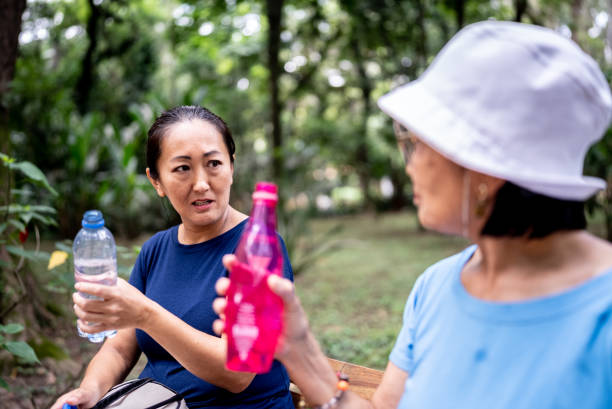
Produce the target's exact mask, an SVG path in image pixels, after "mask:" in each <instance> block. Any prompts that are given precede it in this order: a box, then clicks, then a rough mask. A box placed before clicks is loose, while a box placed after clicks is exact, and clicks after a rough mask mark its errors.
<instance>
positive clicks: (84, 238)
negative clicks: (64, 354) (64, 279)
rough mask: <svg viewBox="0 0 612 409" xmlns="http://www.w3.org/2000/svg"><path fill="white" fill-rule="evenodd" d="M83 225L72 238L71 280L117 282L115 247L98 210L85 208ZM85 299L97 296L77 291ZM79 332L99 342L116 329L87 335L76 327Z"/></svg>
mask: <svg viewBox="0 0 612 409" xmlns="http://www.w3.org/2000/svg"><path fill="white" fill-rule="evenodd" d="M81 225H82V226H83V228H82V229H81V230H79V233H78V234H77V235H76V237H75V239H74V243H73V245H72V252H73V255H74V279H75V281H76V282H88V283H96V284H106V285H115V284H117V249H116V246H115V239H114V238H113V235H112V233H111V232H110V231H109V230H108V229H107V228H106V227H104V217H103V216H102V212H101V211H99V210H88V211H86V212H85V214H84V215H83V221H82V222H81ZM80 294H81V295H82V296H83V297H85V298H97V297H95V296H93V295H90V294H86V293H80ZM77 330H78V332H79V335H80V336H82V337H86V338H88V339H89V340H90V341H91V342H102V341H104V338H105V337H108V338H111V337H113V336H114V335H115V334H116V333H117V331H116V330H109V331H101V332H98V333H95V334H87V333H85V332H83V331H81V329H80V328H79V327H78V325H77Z"/></svg>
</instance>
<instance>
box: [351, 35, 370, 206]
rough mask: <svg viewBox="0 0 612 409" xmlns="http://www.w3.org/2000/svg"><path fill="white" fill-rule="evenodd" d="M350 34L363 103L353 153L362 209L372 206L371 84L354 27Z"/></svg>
mask: <svg viewBox="0 0 612 409" xmlns="http://www.w3.org/2000/svg"><path fill="white" fill-rule="evenodd" d="M352 31H353V32H352V33H351V37H352V38H351V48H352V50H353V54H354V55H355V62H356V65H357V72H358V73H359V88H360V89H361V99H362V102H363V112H362V114H361V123H360V124H359V131H358V133H359V135H360V139H359V144H358V145H357V150H356V151H355V162H356V166H355V167H356V169H357V174H358V176H359V184H360V186H361V192H362V194H363V200H364V208H367V207H369V206H370V205H371V204H372V198H371V196H370V166H369V154H368V144H367V140H368V119H369V118H370V115H371V113H372V103H371V101H370V97H371V94H372V84H370V80H369V78H368V75H367V73H366V69H365V64H364V61H363V56H362V54H361V49H360V47H359V40H358V39H357V35H358V31H357V28H356V27H353V30H352Z"/></svg>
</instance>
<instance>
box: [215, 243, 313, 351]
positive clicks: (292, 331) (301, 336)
mask: <svg viewBox="0 0 612 409" xmlns="http://www.w3.org/2000/svg"><path fill="white" fill-rule="evenodd" d="M235 262H236V257H235V256H234V255H231V254H228V255H225V256H224V257H223V265H224V266H225V268H227V269H228V270H229V271H231V270H232V266H233V265H234V263H235ZM229 286H230V280H229V279H228V278H225V277H223V278H220V279H219V280H218V281H217V284H216V285H215V288H216V290H217V293H218V294H219V295H220V296H221V297H219V298H217V299H215V301H214V302H213V310H214V311H215V312H216V313H217V314H218V315H219V317H221V319H218V320H216V321H215V322H214V323H213V330H214V331H215V332H216V333H217V334H218V335H221V334H222V333H223V332H224V331H225V314H224V313H225V307H226V306H227V299H226V298H225V294H226V293H227V289H228V287H229ZM268 287H269V288H270V290H272V292H273V293H275V294H277V295H278V296H280V297H281V299H282V300H283V304H284V312H283V333H282V334H281V338H280V340H279V346H278V348H277V351H276V358H277V359H279V360H282V358H283V357H285V356H286V355H288V354H289V352H290V351H291V350H293V349H294V348H296V347H298V346H299V344H300V343H301V342H304V341H305V340H306V338H307V335H308V333H309V328H308V319H307V318H306V314H305V313H304V310H303V309H302V305H301V304H300V300H299V299H298V298H297V296H296V295H295V288H294V286H293V283H292V282H291V281H290V280H287V279H286V278H282V277H279V276H277V275H270V277H268Z"/></svg>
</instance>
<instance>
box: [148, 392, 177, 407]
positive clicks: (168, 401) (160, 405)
mask: <svg viewBox="0 0 612 409" xmlns="http://www.w3.org/2000/svg"><path fill="white" fill-rule="evenodd" d="M181 400H183V396H182V395H181V394H180V393H177V394H176V395H174V396H173V397H171V398H168V399H166V400H165V401H162V402H159V403H156V404H155V405H153V406H149V407H147V408H144V409H157V408H161V407H163V406H166V405H167V404H169V403H172V402H177V404H176V407H177V408H180V407H181Z"/></svg>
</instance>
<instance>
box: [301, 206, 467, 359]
mask: <svg viewBox="0 0 612 409" xmlns="http://www.w3.org/2000/svg"><path fill="white" fill-rule="evenodd" d="M335 223H339V224H341V226H342V229H341V232H340V233H339V234H337V235H336V236H334V237H331V238H328V239H329V240H337V241H339V245H340V249H339V250H335V251H334V252H332V253H330V254H328V255H326V256H325V257H323V258H321V259H319V260H317V262H316V264H315V265H314V266H313V267H312V268H310V269H309V270H307V271H305V272H304V273H303V274H302V275H300V276H299V277H297V278H296V291H297V293H298V295H299V297H300V299H301V301H302V304H303V306H304V309H305V310H306V312H307V314H308V317H309V320H310V325H311V327H312V329H313V332H314V333H315V335H316V337H317V339H318V340H319V342H320V343H321V345H322V346H323V349H324V350H325V352H326V353H327V354H328V356H330V357H333V358H336V359H341V360H344V361H350V362H352V363H355V364H359V365H365V366H368V367H373V368H378V369H384V367H385V366H386V364H387V361H388V356H389V352H390V351H391V348H392V347H393V343H394V342H395V338H396V336H397V334H398V333H399V330H400V328H401V324H402V312H403V309H404V304H405V302H406V298H407V297H408V294H409V293H410V289H411V288H412V285H413V284H414V281H415V280H416V278H417V277H418V276H419V275H420V274H421V273H422V272H423V271H424V270H425V269H426V268H427V267H428V266H430V265H431V264H433V263H434V262H436V261H438V260H440V259H442V258H444V257H447V256H449V255H451V254H454V253H455V252H457V251H459V250H460V249H462V248H464V247H465V246H466V244H467V241H465V240H463V239H458V238H453V237H447V236H442V235H439V234H435V233H429V232H424V231H420V230H419V229H418V227H417V225H416V216H415V215H414V213H407V212H404V213H387V214H383V215H372V214H366V215H357V216H347V217H342V218H334V219H321V220H315V221H314V222H313V225H312V230H313V232H312V234H314V235H317V234H320V233H321V232H324V231H327V230H329V228H330V226H331V225H332V224H335Z"/></svg>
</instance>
